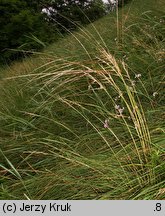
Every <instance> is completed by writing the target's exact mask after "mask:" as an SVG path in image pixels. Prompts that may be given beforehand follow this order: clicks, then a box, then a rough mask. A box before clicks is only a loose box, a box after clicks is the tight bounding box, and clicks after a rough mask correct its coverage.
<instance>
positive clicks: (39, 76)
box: [0, 0, 165, 199]
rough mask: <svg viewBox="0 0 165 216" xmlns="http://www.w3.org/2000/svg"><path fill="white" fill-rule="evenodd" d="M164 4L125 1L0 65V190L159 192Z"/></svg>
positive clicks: (163, 184)
mask: <svg viewBox="0 0 165 216" xmlns="http://www.w3.org/2000/svg"><path fill="white" fill-rule="evenodd" d="M147 2H148V3H150V4H147ZM155 3H156V8H155V5H154V4H155ZM164 7H165V6H164V4H163V1H161V0H160V1H159V2H157V1H155V0H148V1H147V0H146V1H145V2H144V1H143V0H139V1H132V3H130V4H128V5H127V6H125V8H124V9H122V10H119V13H117V14H116V13H115V12H114V13H112V14H110V15H108V16H106V17H104V18H103V19H100V20H99V21H97V22H95V23H93V24H91V25H89V26H88V27H87V28H81V29H80V30H79V31H77V32H75V33H74V34H71V35H70V36H67V37H65V38H64V39H62V40H61V41H59V42H58V43H56V44H53V45H52V46H50V47H49V48H47V49H46V50H45V52H44V53H38V55H37V56H34V57H33V58H28V59H26V60H24V61H23V62H20V63H15V64H14V65H12V66H10V67H7V66H5V67H4V68H1V80H0V84H1V85H0V98H1V100H0V104H1V105H0V198H1V199H164V198H165V151H164V150H165V136H164V129H165V125H164V102H165V101H164V95H163V93H164V92H163V85H164V68H165V58H164V56H165V40H164V36H165V15H164V9H165V8H164Z"/></svg>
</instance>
